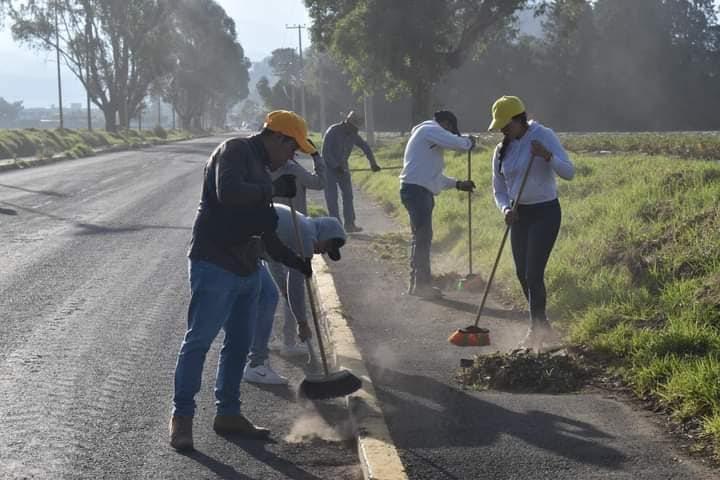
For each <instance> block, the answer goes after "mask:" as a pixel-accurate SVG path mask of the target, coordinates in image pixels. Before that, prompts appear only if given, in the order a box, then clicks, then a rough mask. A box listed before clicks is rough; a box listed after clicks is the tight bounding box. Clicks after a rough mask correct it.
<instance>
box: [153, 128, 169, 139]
mask: <svg viewBox="0 0 720 480" xmlns="http://www.w3.org/2000/svg"><path fill="white" fill-rule="evenodd" d="M152 132H153V135H155V136H156V137H158V138H162V139H166V138H167V136H168V134H167V130H165V129H164V128H163V127H161V126H160V125H157V126H156V127H155V128H153V130H152Z"/></svg>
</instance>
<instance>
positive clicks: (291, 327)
mask: <svg viewBox="0 0 720 480" xmlns="http://www.w3.org/2000/svg"><path fill="white" fill-rule="evenodd" d="M268 264H269V266H270V273H271V274H272V276H273V279H274V280H275V283H276V284H277V285H278V288H279V290H280V293H281V294H282V296H283V298H284V299H285V301H284V302H283V312H284V316H285V321H284V324H283V343H285V345H292V344H294V343H295V341H296V339H297V324H298V322H305V321H307V314H306V308H307V307H306V306H305V278H304V277H303V274H302V272H299V271H297V270H295V269H293V268H287V267H286V266H284V265H283V264H281V263H278V262H268Z"/></svg>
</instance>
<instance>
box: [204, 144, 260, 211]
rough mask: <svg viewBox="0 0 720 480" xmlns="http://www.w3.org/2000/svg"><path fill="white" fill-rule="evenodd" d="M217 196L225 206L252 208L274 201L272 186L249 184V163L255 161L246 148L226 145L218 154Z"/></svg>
mask: <svg viewBox="0 0 720 480" xmlns="http://www.w3.org/2000/svg"><path fill="white" fill-rule="evenodd" d="M216 155H217V157H216V158H215V172H214V173H215V194H216V196H217V199H218V201H219V202H220V203H222V204H223V205H227V206H231V207H250V206H253V205H258V204H265V203H267V202H269V201H270V200H271V199H272V193H273V191H272V184H271V183H258V182H248V181H247V175H248V162H252V161H255V160H254V159H253V158H252V157H251V156H250V154H249V152H248V151H247V150H246V149H245V148H241V147H240V146H233V145H232V143H226V144H225V145H224V146H223V147H221V149H220V150H219V151H218V152H217V153H216Z"/></svg>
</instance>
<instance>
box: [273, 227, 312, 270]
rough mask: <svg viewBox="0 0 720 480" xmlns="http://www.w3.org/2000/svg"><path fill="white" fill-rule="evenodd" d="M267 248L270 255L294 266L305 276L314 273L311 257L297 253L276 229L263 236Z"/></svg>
mask: <svg viewBox="0 0 720 480" xmlns="http://www.w3.org/2000/svg"><path fill="white" fill-rule="evenodd" d="M262 239H263V243H264V244H265V250H266V251H267V253H268V255H270V257H272V258H273V260H276V261H278V262H280V263H282V264H283V265H285V266H286V267H288V268H294V269H295V270H298V271H300V272H302V273H303V274H304V275H305V276H308V277H309V276H310V275H312V267H311V266H310V259H309V258H304V257H302V256H300V255H297V254H296V253H295V252H294V251H293V250H292V249H290V247H288V246H287V245H285V244H284V243H283V242H282V240H280V238H279V237H278V236H277V233H276V232H274V231H271V232H265V234H264V235H263V236H262Z"/></svg>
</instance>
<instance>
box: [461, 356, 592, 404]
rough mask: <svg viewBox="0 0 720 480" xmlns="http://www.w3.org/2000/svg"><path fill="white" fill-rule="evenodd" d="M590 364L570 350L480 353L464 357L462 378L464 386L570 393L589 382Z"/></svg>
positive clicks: (509, 390)
mask: <svg viewBox="0 0 720 480" xmlns="http://www.w3.org/2000/svg"><path fill="white" fill-rule="evenodd" d="M591 377H592V374H591V370H590V368H589V367H588V366H586V365H584V364H582V363H581V362H580V361H578V360H577V359H576V358H574V357H573V356H572V355H570V354H569V352H568V351H567V350H562V351H559V352H551V353H535V352H533V351H531V350H527V349H519V350H514V351H512V352H510V353H507V354H504V353H499V352H496V353H494V354H492V355H477V356H475V358H474V359H473V360H472V361H469V360H464V363H463V364H461V368H460V371H459V373H458V381H459V383H461V384H462V385H463V386H464V387H466V388H467V387H470V388H476V389H480V390H486V389H493V390H502V391H508V392H522V393H570V392H576V391H578V390H580V389H581V388H582V387H584V386H585V385H587V383H588V381H589V380H590V378H591Z"/></svg>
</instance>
